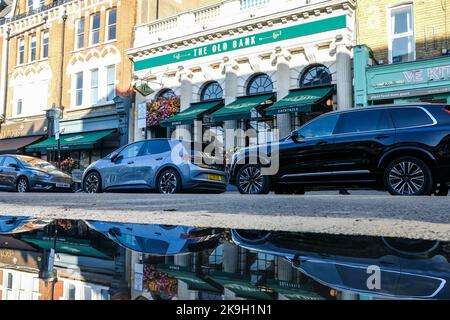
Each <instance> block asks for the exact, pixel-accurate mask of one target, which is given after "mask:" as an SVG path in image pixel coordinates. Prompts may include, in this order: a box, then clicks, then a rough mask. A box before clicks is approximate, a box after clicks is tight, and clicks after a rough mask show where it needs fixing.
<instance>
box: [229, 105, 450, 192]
mask: <svg viewBox="0 0 450 320" xmlns="http://www.w3.org/2000/svg"><path fill="white" fill-rule="evenodd" d="M276 156H279V170H278V173H277V174H275V175H271V176H267V175H264V171H263V172H262V171H261V169H262V168H263V167H269V166H271V164H273V160H272V159H275V158H274V157H276ZM230 171H231V176H232V180H234V181H235V182H236V185H237V187H238V189H239V191H240V192H241V193H242V194H267V193H269V192H270V191H271V190H273V191H275V192H276V193H285V194H303V193H304V192H305V187H318V186H320V187H333V188H334V187H339V188H342V187H367V186H370V187H372V188H376V189H387V190H388V191H389V192H390V193H391V194H393V195H431V194H433V193H434V194H436V195H447V194H448V190H449V186H448V185H449V182H450V106H447V105H438V104H425V103H419V104H408V105H389V106H376V107H368V108H359V109H351V110H346V111H339V112H331V113H327V114H324V115H322V116H320V117H318V118H316V119H314V120H312V121H311V122H309V123H307V124H305V125H304V126H303V127H301V128H300V129H299V130H298V131H294V132H292V134H291V135H290V136H289V137H287V138H285V139H283V140H281V141H280V142H279V143H276V144H272V145H268V146H259V147H253V148H246V149H242V150H241V151H239V152H237V153H236V154H234V155H233V158H232V163H231V168H230ZM262 173H263V174H262Z"/></svg>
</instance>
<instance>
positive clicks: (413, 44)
mask: <svg viewBox="0 0 450 320" xmlns="http://www.w3.org/2000/svg"><path fill="white" fill-rule="evenodd" d="M405 9H409V10H410V11H409V13H410V15H409V16H410V19H411V21H410V24H411V30H408V31H407V32H404V33H401V34H397V35H396V34H395V30H394V29H395V19H394V16H393V14H394V12H395V11H401V10H405ZM387 15H388V16H387V24H388V25H387V30H388V59H389V63H390V64H393V63H404V62H409V61H415V60H416V58H417V56H416V36H415V28H414V4H413V3H407V4H402V5H398V6H393V7H391V8H389V10H387ZM405 37H411V51H412V52H411V57H410V58H409V60H408V61H401V62H394V61H393V60H394V56H393V44H394V40H396V39H402V38H405Z"/></svg>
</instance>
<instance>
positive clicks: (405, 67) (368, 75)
mask: <svg viewBox="0 0 450 320" xmlns="http://www.w3.org/2000/svg"><path fill="white" fill-rule="evenodd" d="M354 70H355V89H354V90H355V102H356V105H357V106H359V107H365V106H369V105H379V104H401V103H414V102H431V103H448V104H450V56H443V57H437V58H432V59H424V60H417V61H412V62H406V63H396V64H386V65H377V64H376V63H375V61H374V59H373V57H372V53H371V50H370V48H368V47H367V46H364V45H361V46H357V47H355V48H354Z"/></svg>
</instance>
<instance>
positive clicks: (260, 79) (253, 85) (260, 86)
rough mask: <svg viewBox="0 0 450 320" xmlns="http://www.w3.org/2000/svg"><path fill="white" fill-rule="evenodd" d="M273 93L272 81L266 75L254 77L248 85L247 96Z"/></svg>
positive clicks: (261, 74)
mask: <svg viewBox="0 0 450 320" xmlns="http://www.w3.org/2000/svg"><path fill="white" fill-rule="evenodd" d="M270 92H273V82H272V79H271V78H270V77H269V76H268V75H267V74H264V73H260V74H257V75H255V76H253V77H252V78H251V79H250V81H249V82H248V85H247V95H248V96H250V95H255V94H260V93H270Z"/></svg>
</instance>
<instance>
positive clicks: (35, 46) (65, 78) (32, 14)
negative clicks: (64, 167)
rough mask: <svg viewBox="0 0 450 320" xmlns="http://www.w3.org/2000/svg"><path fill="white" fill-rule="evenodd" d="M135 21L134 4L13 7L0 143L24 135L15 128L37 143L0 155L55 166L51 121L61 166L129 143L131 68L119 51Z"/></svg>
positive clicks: (20, 0) (7, 26)
mask: <svg viewBox="0 0 450 320" xmlns="http://www.w3.org/2000/svg"><path fill="white" fill-rule="evenodd" d="M135 16H136V12H135V1H134V0H128V1H123V0H122V1H121V0H113V1H110V0H101V1H97V0H95V1H94V0H88V1H80V0H71V1H69V0H60V1H50V0H48V1H47V0H46V1H37V0H35V1H25V0H17V1H14V2H13V3H12V14H11V16H10V17H9V19H8V20H7V21H6V23H4V24H3V26H2V27H1V29H2V32H3V34H6V33H8V32H9V37H7V39H8V40H7V41H6V40H4V41H3V46H5V43H6V45H7V46H8V50H7V52H8V55H7V59H3V63H4V65H2V70H3V68H5V70H7V71H5V72H7V74H6V76H5V77H4V78H5V79H6V81H5V79H3V78H2V79H3V80H2V84H1V88H2V98H3V101H4V103H3V104H2V110H3V113H4V115H5V116H4V118H5V122H4V123H3V124H2V127H1V132H2V137H1V138H10V135H11V134H10V133H11V132H12V133H13V136H14V137H22V136H23V135H24V133H20V134H19V133H18V130H17V129H16V127H19V128H22V127H24V128H28V127H31V128H32V129H29V130H25V131H28V132H26V133H27V134H29V135H30V133H31V134H33V136H35V137H39V138H40V142H38V143H34V144H32V143H28V142H27V144H26V145H25V146H22V147H24V148H23V149H20V150H19V151H15V150H5V151H7V152H11V153H16V152H20V153H27V154H31V155H35V156H40V157H43V158H47V159H49V160H53V161H56V160H57V158H56V149H57V142H56V140H55V137H54V134H55V132H56V131H58V130H57V129H58V128H57V125H56V124H55V121H54V119H55V118H60V121H59V122H60V124H59V127H60V128H59V132H60V134H61V139H60V143H61V160H64V159H66V158H72V159H74V160H76V161H78V162H79V163H80V166H81V168H84V167H86V166H87V165H89V164H90V163H91V162H93V161H95V160H98V159H100V158H101V157H103V156H105V155H107V154H108V153H110V152H111V151H112V150H114V149H116V148H117V147H119V146H120V145H124V144H127V143H128V142H129V134H128V130H129V121H128V113H129V110H130V109H131V107H132V100H133V93H132V90H131V86H130V85H131V83H130V81H131V69H132V65H131V62H130V61H129V59H128V57H127V56H126V55H125V54H124V52H125V50H126V49H127V48H129V47H131V46H132V38H133V32H132V31H133V26H134V24H135ZM3 51H5V50H3ZM5 60H6V61H5ZM22 131H24V130H22ZM3 133H5V134H3ZM10 149H13V148H10ZM12 151H14V152H12Z"/></svg>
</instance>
